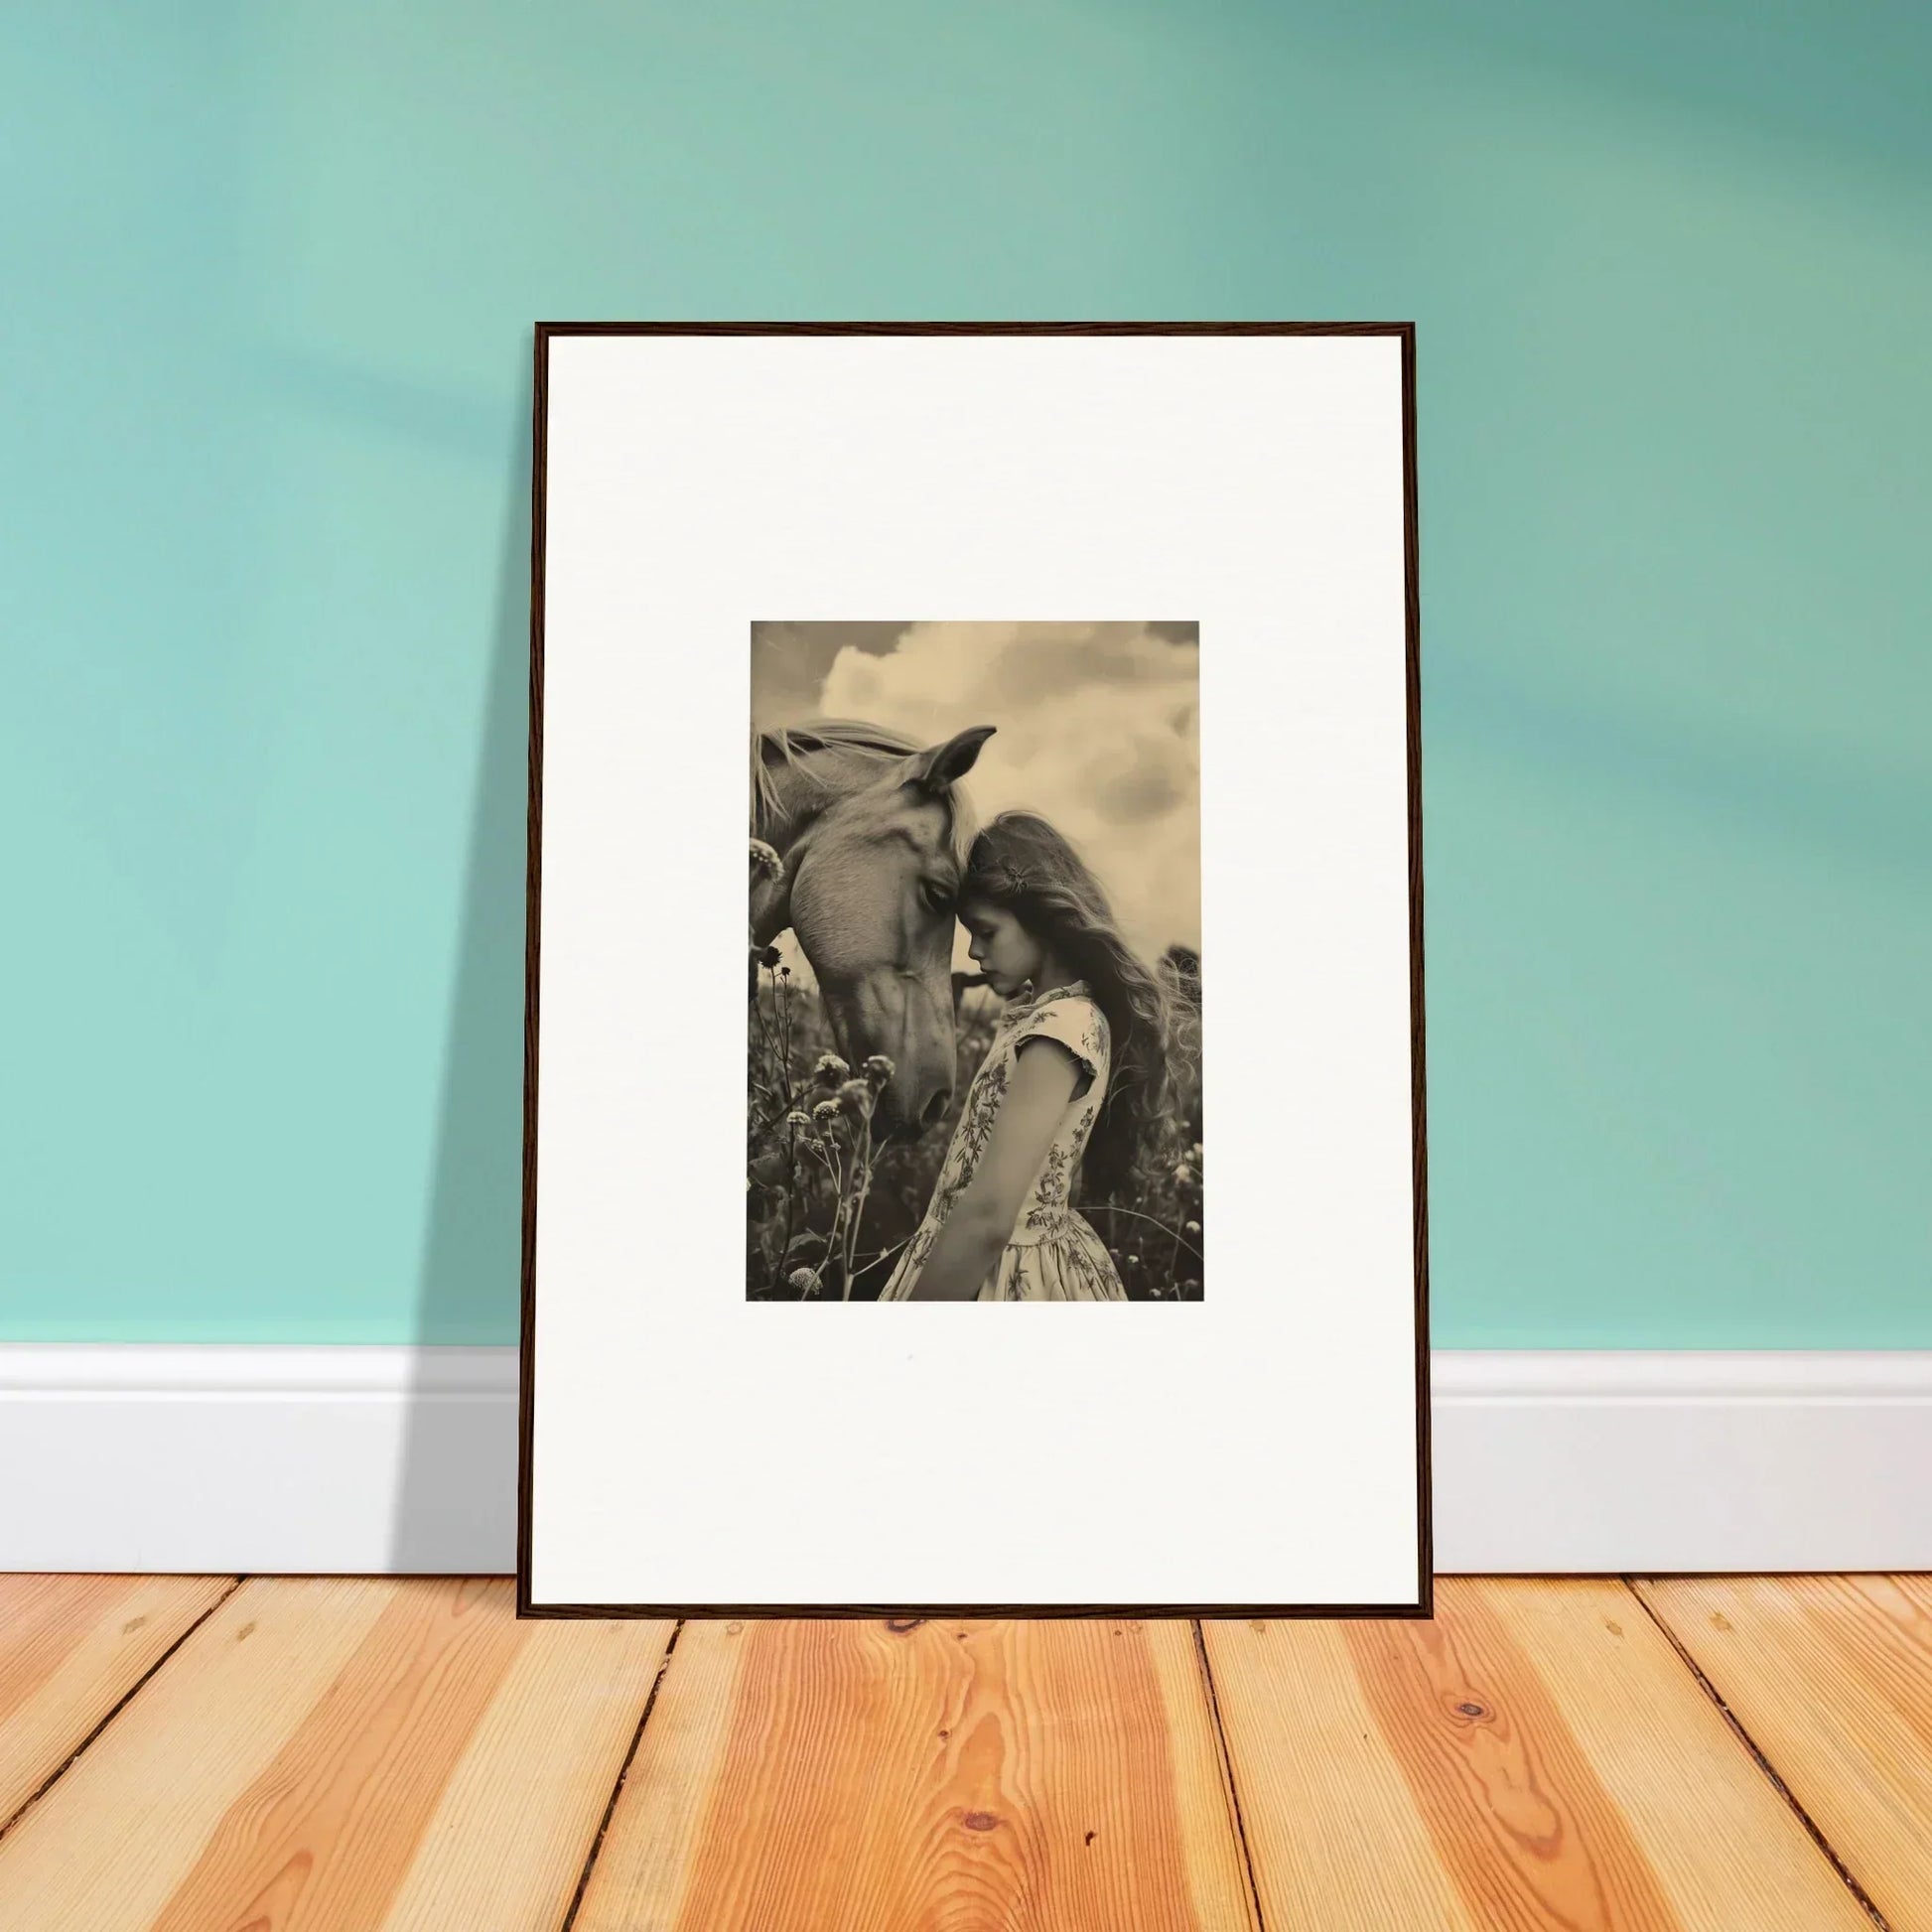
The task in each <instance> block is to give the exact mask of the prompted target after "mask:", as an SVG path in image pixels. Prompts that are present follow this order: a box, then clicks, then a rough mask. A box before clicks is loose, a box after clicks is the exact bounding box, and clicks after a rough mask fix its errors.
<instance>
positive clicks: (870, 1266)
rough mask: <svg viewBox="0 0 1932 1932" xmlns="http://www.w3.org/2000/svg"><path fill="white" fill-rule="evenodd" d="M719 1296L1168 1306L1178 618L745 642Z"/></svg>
mask: <svg viewBox="0 0 1932 1932" xmlns="http://www.w3.org/2000/svg"><path fill="white" fill-rule="evenodd" d="M751 649H752V745H751V814H752V846H751V922H750V931H751V962H750V983H749V1003H750V1013H749V1024H748V1029H747V1074H746V1100H747V1144H746V1172H747V1187H746V1213H747V1242H746V1295H747V1298H748V1299H749V1300H751V1301H755V1302H758V1301H792V1302H798V1301H807V1302H808V1301H839V1302H855V1301H858V1302H873V1301H878V1302H905V1301H954V1302H960V1301H978V1302H1128V1301H1141V1302H1183V1301H1191V1302H1197V1301H1200V1300H1201V1299H1202V1294H1203V1284H1204V1281H1205V1267H1204V1263H1203V1254H1204V1237H1203V1220H1204V1210H1203V1204H1202V1188H1203V1173H1204V1148H1203V1130H1202V1122H1201V1080H1200V1052H1201V958H1200V704H1199V664H1200V636H1199V626H1198V625H1197V624H1195V623H1191V622H1146V623H1133V622H1124V623H1123V622H1106V623H1031V624H1030V623H954V622H908V623H890V622H854V623H836V622H800V623H786V622H759V623H754V624H753V626H752V637H751Z"/></svg>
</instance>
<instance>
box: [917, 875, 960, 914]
mask: <svg viewBox="0 0 1932 1932" xmlns="http://www.w3.org/2000/svg"><path fill="white" fill-rule="evenodd" d="M919 897H921V898H922V899H924V900H925V902H926V905H927V906H928V908H929V909H931V910H932V911H934V912H950V911H951V910H952V894H951V892H950V891H949V890H948V889H947V888H946V887H944V886H939V885H935V884H934V883H933V882H932V881H931V880H930V879H927V880H922V881H921V882H920V885H919Z"/></svg>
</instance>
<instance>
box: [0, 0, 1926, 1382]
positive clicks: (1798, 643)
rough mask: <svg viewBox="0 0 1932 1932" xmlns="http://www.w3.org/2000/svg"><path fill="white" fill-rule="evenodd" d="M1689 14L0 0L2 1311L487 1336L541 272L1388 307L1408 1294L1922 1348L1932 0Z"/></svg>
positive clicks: (994, 3)
mask: <svg viewBox="0 0 1932 1932" xmlns="http://www.w3.org/2000/svg"><path fill="white" fill-rule="evenodd" d="M1692 11H1693V10H1688V9H1683V8H1680V7H1677V6H1675V5H1669V4H1665V0H1630V4H1625V5H1619V6H1609V5H1603V6H1598V7H1593V8H1582V7H1576V8H1564V9H1558V8H1551V7H1549V6H1547V5H1543V4H1536V3H1535V0H1522V4H1520V5H1519V4H1505V0H1474V4H1468V3H1466V0H1465V4H1461V5H1458V6H1455V7H1444V6H1440V5H1427V4H1424V0H1406V3H1404V4H1375V0H1365V3H1364V4H1354V5H1347V6H1344V5H1341V4H1339V3H1338V0H1337V3H1336V4H1327V5H1296V4H1292V0H1283V3H1282V4H1278V5H1267V6H1264V5H1260V4H1253V5H1239V4H1231V3H1230V0H1220V3H1219V4H1217V3H1216V0H1027V3H1026V4H1019V0H977V3H976V4H974V5H972V6H970V7H962V6H960V5H957V4H945V5H939V4H933V3H932V0H892V4H887V3H886V0H830V3H829V4H825V5H819V6H812V7H801V6H797V5H791V4H781V3H780V0H717V3H716V4H712V5H709V6H691V5H677V6H673V5H669V4H664V0H609V3H608V4H595V5H594V4H586V3H585V0H572V3H571V4H551V5H547V6H541V7H540V6H536V5H533V4H523V5H513V6H512V5H502V4H496V5H488V4H482V0H462V4H457V3H456V0H447V3H443V0H392V4H390V5H387V6H382V7H376V6H355V5H351V4H347V3H346V0H331V4H328V5H320V4H314V3H313V0H282V4H278V5H274V6H267V7H261V6H245V5H241V4H239V3H238V0H236V3H234V4H210V3H209V0H195V3H191V0H175V4H173V5H171V6H168V7H145V6H141V5H138V4H134V0H127V4H124V5H110V4H106V0H62V3H61V4H59V5H52V4H45V0H30V4H27V5H26V6H24V7H23V6H22V5H21V4H20V3H19V0H16V4H15V6H13V7H12V8H10V9H9V11H8V15H7V20H6V23H5V26H4V28H3V29H0V35H3V36H4V58H3V59H0V153H4V159H5V163H6V165H5V170H4V180H5V187H4V190H0V196H3V197H4V201H3V202H0V207H4V241H5V247H4V251H0V260H4V263H5V270H4V278H5V293H4V296H0V332H4V342H5V346H6V356H5V374H4V376H3V377H0V412H3V413H0V448H3V449H4V453H5V463H4V468H0V505H3V513H0V546H4V549H3V551H0V637H4V645H3V646H0V648H4V651H5V657H6V664H5V683H4V696H0V792H3V794H4V795H3V796H0V817H3V818H4V823H5V825H6V828H7V848H8V862H7V890H6V893H5V901H4V902H5V904H6V906H7V910H8V912H9V914H10V918H9V921H8V925H9V931H8V938H7V943H6V945H5V948H4V952H3V953H0V976H4V984H3V986H0V993H3V995H4V1006H3V1008H0V1010H4V1012H5V1014H6V1016H7V1022H8V1024H7V1028H6V1035H7V1038H6V1047H5V1071H4V1101H0V1115H4V1121H5V1132H6V1134H7V1137H8V1141H9V1145H8V1147H7V1149H6V1150H5V1153H4V1169H3V1170H0V1173H4V1179H0V1197H3V1199H4V1206H3V1208H0V1212H4V1217H5V1219H4V1227H3V1228H0V1335H4V1336H6V1337H11V1338H16V1339H87V1338H103V1339H105V1338H112V1339H126V1340H139V1339H151V1340H161V1339H178V1340H188V1339H225V1340H276V1339H281V1340H298V1339H310V1340H346V1341H390V1340H398V1339H402V1338H405V1337H409V1336H412V1335H421V1336H425V1337H427V1338H429V1339H433V1340H439V1341H503V1340H508V1339H511V1338H512V1337H513V1335H514V1332H515V1297H516V1252H517V1240H516V1221H517V1186H518V1179H517V1176H518V1132H519V1084H518V1083H519V1044H518V1024H519V1014H520V1001H521V960H520V948H521V939H520V933H521V924H520V921H521V878H520V872H521V847H520V836H521V810H522V795H521V794H522V783H523V777H522V763H521V759H522V733H523V706H522V694H521V679H522V674H523V671H522V654H523V649H524V643H523V637H524V629H523V625H524V611H525V603H524V600H525V567H524V555H525V541H526V535H525V532H526V518H527V513H528V499H527V487H526V483H525V466H526V462H527V439H526V432H525V429H524V422H525V417H526V411H527V407H528V388H527V378H526V376H525V373H524V370H525V366H526V360H527V353H528V341H529V332H530V324H531V322H532V321H533V320H534V319H535V318H537V317H539V316H555V317H577V316H614V317H665V318H704V317H729V316H738V317H809V316H838V317H849V316H882V317H914V318H919V317H931V316H959V317H1091V316H1108V317H1116V316H1117V317H1136V316H1159V317H1204V318H1220V317H1278V316H1286V317H1388V316H1402V317H1413V318H1414V319H1415V320H1416V321H1417V323H1418V324H1419V328H1420V344H1421V354H1420V368H1421V411H1420V417H1421V436H1422V470H1423V530H1424V545H1423V548H1424V555H1423V587H1424V613H1425V615H1424V628H1425V651H1424V656H1425V666H1426V669H1425V677H1424V686H1425V726H1426V829H1427V864H1428V883H1429V892H1430V901H1429V925H1428V944H1429V966H1430V986H1429V1024H1430V1047H1431V1065H1430V1086H1431V1104H1432V1122H1431V1126H1432V1135H1431V1141H1432V1147H1431V1152H1432V1160H1433V1168H1434V1199H1433V1217H1434V1234H1435V1287H1436V1314H1437V1336H1438V1339H1439V1340H1440V1341H1441V1342H1444V1343H1447V1344H1450V1345H1458V1346H1487V1345H1527V1346H1563V1345H1622V1346H1665V1345H1683V1346H1753V1345H1755V1346H1785V1345H1789V1346H1834V1345H1836V1346H1893V1345H1896V1346H1908V1345H1909V1346H1927V1345H1932V1293H1928V1287H1929V1286H1932V1268H1929V1267H1928V1261H1929V1259H1932V1210H1929V1209H1928V1200H1929V1199H1932V1185H1928V1182H1929V1181H1932V1158H1929V1157H1932V1098H1928V1096H1932V1025H1928V1022H1927V1019H1926V1012H1927V1006H1926V988H1927V987H1928V985H1932V751H1929V750H1928V746H1929V744H1932V738H1929V737H1928V724H1927V719H1928V710H1929V709H1932V573H1928V571H1927V569H1926V546H1927V540H1928V539H1927V527H1928V510H1929V509H1932V500H1929V497H1932V487H1929V485H1928V463H1929V462H1932V457H1928V452H1932V347H1929V346H1928V345H1932V119H1928V117H1927V116H1926V115H1925V113H1924V100H1923V82H1924V76H1925V74H1926V73H1927V71H1929V70H1932V10H1928V9H1926V8H1924V7H1922V6H1915V5H1903V4H1901V5H1893V6H1878V5H1874V4H1865V5H1846V4H1842V0H1784V4H1781V5H1776V6H1769V7H1767V6H1765V5H1763V4H1761V0H1719V4H1716V5H1710V6H1706V7H1703V8H1700V9H1697V10H1695V15H1696V17H1695V18H1692V17H1688V16H1689V15H1690V14H1691V12H1692ZM733 1044H734V1046H735V1044H736V1043H735V1042H733ZM721 1265H723V1264H722V1263H721Z"/></svg>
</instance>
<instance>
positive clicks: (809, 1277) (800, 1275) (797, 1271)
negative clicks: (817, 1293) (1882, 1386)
mask: <svg viewBox="0 0 1932 1932" xmlns="http://www.w3.org/2000/svg"><path fill="white" fill-rule="evenodd" d="M785 1285H786V1286H787V1287H788V1288H795V1289H796V1290H797V1291H798V1293H799V1294H800V1295H809V1294H810V1293H811V1292H812V1290H813V1289H814V1288H816V1287H817V1286H818V1277H817V1276H816V1275H814V1274H813V1273H812V1271H811V1270H810V1269H809V1268H794V1269H793V1270H792V1271H791V1273H790V1274H789V1275H787V1276H786V1277H785Z"/></svg>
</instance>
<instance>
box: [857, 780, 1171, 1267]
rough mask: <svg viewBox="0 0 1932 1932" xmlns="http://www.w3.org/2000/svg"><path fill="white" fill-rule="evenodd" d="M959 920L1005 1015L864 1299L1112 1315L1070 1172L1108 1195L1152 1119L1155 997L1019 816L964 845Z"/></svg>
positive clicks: (1087, 884) (1085, 875)
mask: <svg viewBox="0 0 1932 1932" xmlns="http://www.w3.org/2000/svg"><path fill="white" fill-rule="evenodd" d="M959 917H960V921H961V923H962V924H963V925H964V926H965V927H966V929H967V931H969V932H970V933H971V934H972V935H973V945H972V955H973V960H974V962H975V964H977V965H978V966H979V968H980V969H981V971H982V973H983V974H984V975H985V978H986V983H987V985H989V986H990V987H991V988H992V989H993V991H994V992H995V993H997V994H999V995H1000V996H1001V997H1002V998H1003V999H1005V1000H1007V1001H1009V1002H1010V1004H1009V1006H1008V1008H1007V1010H1006V1012H1005V1013H1004V1014H1003V1015H1002V1016H1001V1020H1000V1026H999V1029H998V1031H997V1032H996V1033H995V1035H994V1036H993V1044H992V1046H991V1047H990V1048H989V1049H988V1050H987V1055H986V1058H985V1060H984V1061H983V1062H982V1063H981V1066H980V1069H979V1071H978V1072H977V1073H975V1074H974V1076H973V1082H972V1085H971V1086H970V1087H969V1088H968V1089H967V1092H966V1105H965V1110H964V1112H963V1113H961V1115H960V1117H959V1125H958V1127H957V1128H956V1129H955V1130H954V1133H953V1138H952V1144H951V1146H950V1147H949V1148H948V1149H947V1151H946V1160H945V1165H944V1167H943V1168H942V1169H941V1170H940V1173H939V1181H938V1185H937V1186H936V1187H935V1188H934V1190H933V1195H932V1204H931V1206H929V1207H928V1208H927V1209H926V1213H925V1219H924V1220H923V1221H921V1222H920V1224H919V1227H918V1230H917V1232H916V1233H914V1235H913V1236H912V1239H911V1241H910V1243H909V1244H908V1245H907V1247H906V1250H905V1252H904V1254H903V1255H902V1256H900V1258H899V1263H898V1266H897V1269H896V1270H895V1271H894V1274H893V1278H892V1280H891V1281H890V1282H889V1283H887V1285H886V1287H885V1289H884V1290H883V1291H882V1292H881V1294H880V1297H879V1299H880V1300H881V1301H882V1302H927V1301H933V1302H940V1301H944V1302H973V1301H978V1302H1124V1301H1126V1299H1127V1291H1126V1290H1125V1289H1124V1288H1123V1287H1122V1286H1121V1281H1120V1276H1119V1275H1118V1274H1117V1273H1116V1272H1115V1270H1114V1265H1113V1262H1112V1261H1111V1260H1110V1259H1109V1257H1108V1254H1107V1249H1106V1245H1105V1243H1103V1242H1102V1241H1101V1239H1100V1237H1099V1236H1098V1235H1097V1234H1095V1233H1094V1231H1093V1229H1092V1228H1091V1227H1090V1226H1088V1224H1087V1222H1086V1221H1085V1220H1084V1219H1083V1218H1082V1217H1081V1216H1080V1215H1079V1214H1077V1213H1076V1212H1075V1211H1074V1209H1073V1207H1072V1204H1071V1195H1072V1192H1073V1182H1074V1176H1075V1174H1076V1173H1078V1174H1080V1175H1081V1177H1082V1179H1083V1181H1084V1183H1085V1187H1086V1189H1088V1190H1091V1191H1093V1192H1098V1193H1106V1192H1111V1191H1112V1190H1113V1189H1114V1188H1116V1187H1118V1186H1119V1185H1120V1184H1121V1183H1122V1182H1124V1181H1125V1180H1126V1178H1127V1176H1128V1174H1129V1173H1130V1172H1131V1170H1132V1169H1133V1166H1134V1164H1135V1161H1136V1158H1137V1157H1138V1155H1139V1154H1140V1151H1141V1148H1142V1146H1143V1144H1144V1143H1145V1141H1146V1140H1147V1139H1148V1137H1149V1136H1150V1135H1151V1133H1152V1131H1153V1129H1154V1127H1155V1125H1156V1123H1157V1121H1158V1119H1159V1115H1160V1109H1161V1104H1162V1101H1163V1098H1164V1097H1165V1093H1166V1088H1167V1067H1168V1045H1169V1032H1168V1011H1167V997H1166V995H1165V993H1164V992H1163V990H1162V987H1161V984H1160V982H1159V981H1158V980H1157V979H1156V978H1155V977H1154V975H1153V974H1152V973H1151V972H1149V971H1148V969H1147V968H1146V967H1145V966H1143V965H1142V964H1141V962H1140V961H1139V960H1138V959H1137V958H1136V957H1135V956H1134V954H1133V953H1132V952H1131V951H1130V950H1129V949H1128V947H1127V944H1126V942H1125V941H1124V940H1123V939H1122V938H1121V936H1120V933H1119V931H1118V929H1117V928H1116V926H1115V924H1114V917H1113V912H1112V910H1111V909H1110V908H1109V906H1108V903H1107V896H1106V894H1105V893H1103V892H1102V891H1101V889H1100V884H1099V882H1098V881H1097V880H1096V879H1095V878H1094V876H1093V874H1092V873H1091V872H1089V871H1088V870H1087V868H1086V866H1085V865H1084V864H1083V863H1082V862H1081V860H1080V858H1079V856H1078V855H1077V854H1076V853H1075V852H1074V850H1073V848H1072V847H1071V846H1070V845H1068V844H1067V842H1066V840H1065V839H1063V838H1062V837H1061V836H1060V834H1059V833H1058V832H1056V831H1055V830H1054V829H1053V827H1052V826H1051V825H1049V824H1048V823H1047V822H1046V820H1045V819H1043V818H1041V817H1039V816H1038V815H1037V814H1036V813H1034V812H1003V813H1001V814H1000V816H999V817H998V818H996V819H994V820H993V821H992V823H991V824H989V825H988V826H987V827H986V828H985V829H984V830H983V831H982V832H981V833H980V835H979V837H978V838H977V839H976V840H975V841H974V842H973V848H972V853H971V857H970V859H969V861H968V865H967V871H966V877H965V879H964V881H963V883H962V884H961V887H960V895H959ZM1083 1157H1084V1166H1083V1165H1082V1163H1083Z"/></svg>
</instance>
